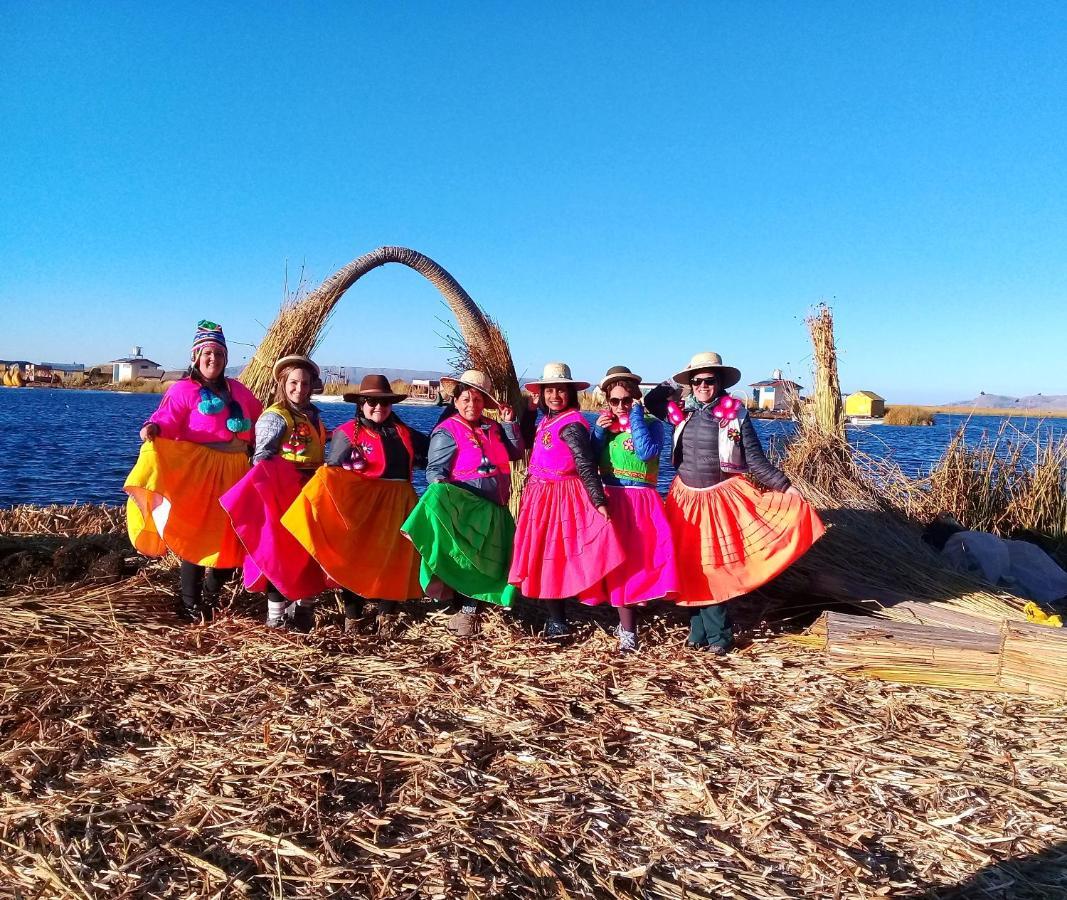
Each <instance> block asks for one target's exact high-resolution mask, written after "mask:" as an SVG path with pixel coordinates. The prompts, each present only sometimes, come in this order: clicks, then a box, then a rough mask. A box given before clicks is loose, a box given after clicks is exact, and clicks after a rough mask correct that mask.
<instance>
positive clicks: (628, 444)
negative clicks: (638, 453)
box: [622, 438, 634, 453]
mask: <svg viewBox="0 0 1067 900" xmlns="http://www.w3.org/2000/svg"><path fill="white" fill-rule="evenodd" d="M622 446H623V449H625V450H629V451H630V452H631V453H633V450H634V439H633V438H627V439H626V440H625V441H623V442H622Z"/></svg>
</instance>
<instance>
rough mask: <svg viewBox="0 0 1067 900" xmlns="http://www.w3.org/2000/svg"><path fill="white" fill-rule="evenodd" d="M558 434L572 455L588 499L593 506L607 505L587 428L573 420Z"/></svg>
mask: <svg viewBox="0 0 1067 900" xmlns="http://www.w3.org/2000/svg"><path fill="white" fill-rule="evenodd" d="M559 436H560V439H561V440H562V441H563V443H565V444H566V445H567V447H568V448H569V449H570V451H571V454H572V455H573V456H574V463H575V465H576V466H577V467H578V477H579V478H581V479H582V484H583V485H584V486H585V492H586V493H587V494H588V495H589V501H590V502H591V503H592V504H593V506H607V504H608V501H607V498H606V497H605V496H604V485H603V483H602V482H601V481H600V472H598V471H597V465H596V457H595V456H593V445H592V443H591V442H590V440H589V429H587V428H585V427H584V426H582V425H579V424H578V423H577V422H574V423H573V424H571V425H566V426H564V427H563V429H562V430H561V431H560V433H559Z"/></svg>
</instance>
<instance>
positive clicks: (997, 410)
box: [886, 403, 1067, 419]
mask: <svg viewBox="0 0 1067 900" xmlns="http://www.w3.org/2000/svg"><path fill="white" fill-rule="evenodd" d="M886 405H887V406H892V405H893V404H886ZM896 405H897V406H900V405H901V404H899V403H898V404H896ZM916 405H917V406H919V405H918V404H916ZM919 409H925V410H929V411H930V412H932V413H941V414H943V415H946V416H999V417H1001V418H1005V417H1011V418H1016V417H1019V418H1027V419H1034V418H1036V419H1064V418H1067V409H1036V408H1032V407H1026V408H1025V409H1020V408H1019V407H1017V406H1016V407H1010V406H1009V407H1003V406H919Z"/></svg>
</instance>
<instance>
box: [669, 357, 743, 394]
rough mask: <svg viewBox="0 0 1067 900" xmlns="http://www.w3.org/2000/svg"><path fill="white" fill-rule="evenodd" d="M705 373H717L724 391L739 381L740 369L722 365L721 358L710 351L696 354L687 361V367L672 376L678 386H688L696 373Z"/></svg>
mask: <svg viewBox="0 0 1067 900" xmlns="http://www.w3.org/2000/svg"><path fill="white" fill-rule="evenodd" d="M707 371H714V372H718V373H719V378H720V380H721V383H722V387H723V388H724V389H725V388H732V387H733V386H734V385H735V384H737V382H739V381H740V380H741V370H740V369H735V368H734V367H733V366H726V365H723V362H722V357H721V356H719V354H718V353H712V352H711V351H710V350H705V351H703V352H702V353H697V354H696V355H695V356H694V357H693V358H692V359H691V360H689V365H688V366H686V367H685V368H684V369H682V371H681V372H679V373H678V374H677V375H675V376H674V380H675V381H677V382H678V383H679V384H689V382H690V379H692V377H693V375H694V374H695V373H696V372H707Z"/></svg>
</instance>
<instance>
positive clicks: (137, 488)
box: [123, 438, 248, 569]
mask: <svg viewBox="0 0 1067 900" xmlns="http://www.w3.org/2000/svg"><path fill="white" fill-rule="evenodd" d="M247 471H248V457H247V456H245V454H244V453H227V452H226V451H223V450H212V449H211V448H209V447H204V446H203V445H201V444H197V443H194V442H193V441H172V440H169V439H168V438H156V439H155V440H153V441H145V442H144V443H143V444H142V445H141V452H140V454H139V455H138V457H137V463H136V464H135V465H134V467H133V470H132V471H131V472H130V474H129V476H128V477H127V478H126V483H125V484H124V485H123V490H125V491H126V493H127V494H129V499H128V500H127V501H126V527H127V530H128V531H129V534H130V543H132V544H133V546H134V547H136V548H137V550H139V551H140V552H141V553H143V554H145V556H163V555H164V554H165V553H166V552H167V551H168V550H170V551H171V552H173V553H174V554H175V555H176V556H178V557H179V558H180V559H182V560H184V561H186V562H191V563H195V564H196V565H198V566H210V567H212V568H219V569H230V568H234V567H235V566H239V565H240V564H241V562H242V560H243V559H244V548H243V547H242V546H241V542H240V541H239V540H238V539H237V535H236V533H235V532H234V530H233V526H232V525H231V524H230V519H229V516H227V515H226V510H224V509H223V508H222V506H221V505H220V504H219V498H220V497H221V496H222V495H223V494H225V493H226V491H228V490H229V489H230V488H232V487H233V486H234V485H235V484H237V482H238V481H240V480H241V478H242V477H243V476H244V474H245V473H246V472H247Z"/></svg>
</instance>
